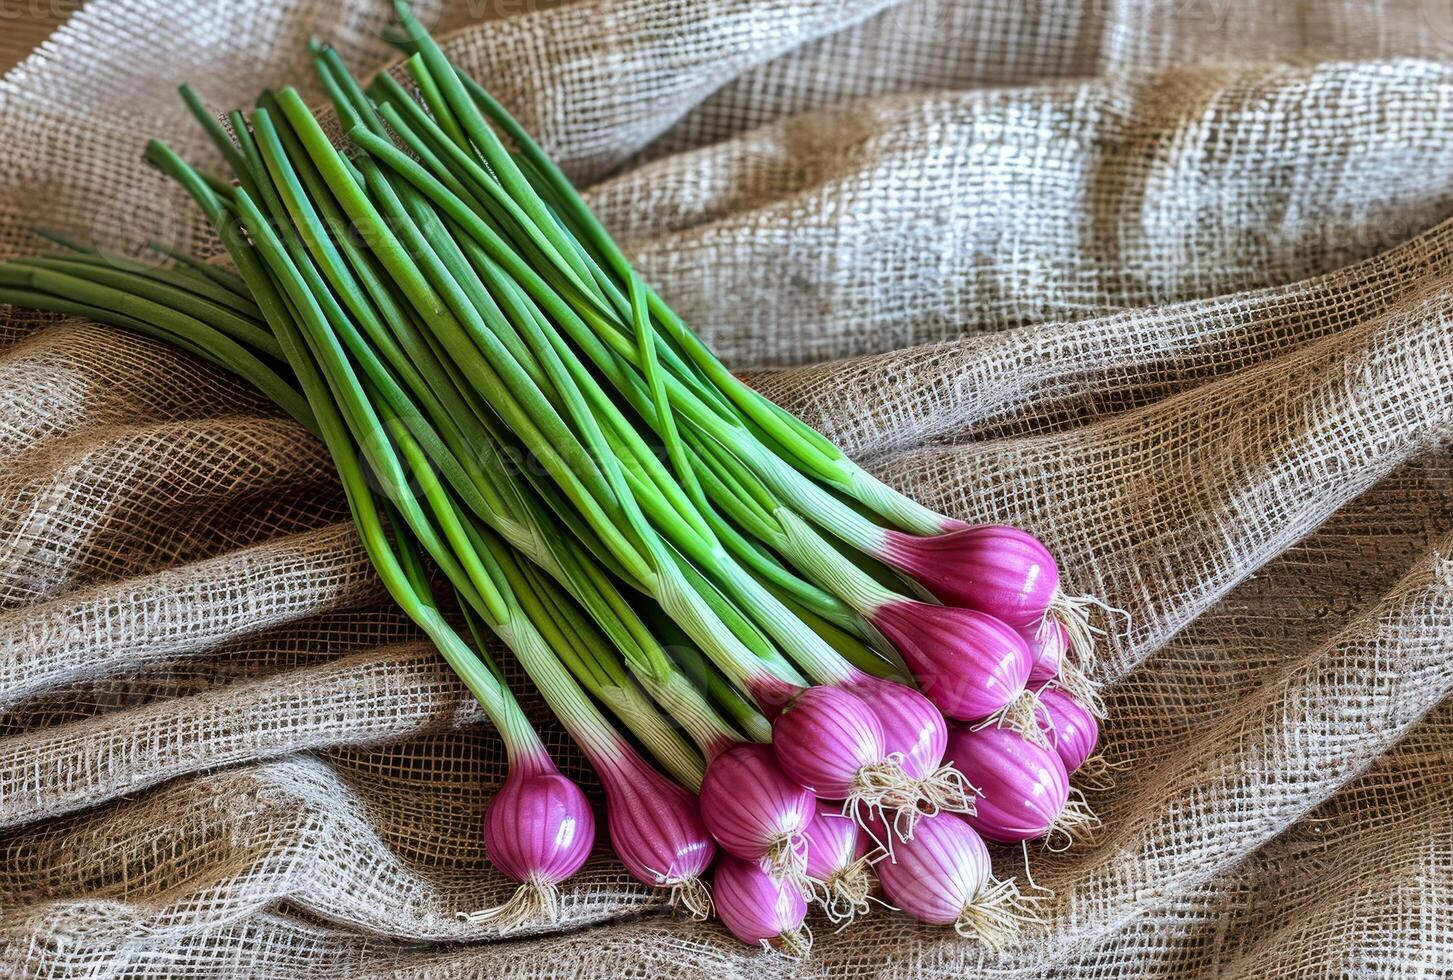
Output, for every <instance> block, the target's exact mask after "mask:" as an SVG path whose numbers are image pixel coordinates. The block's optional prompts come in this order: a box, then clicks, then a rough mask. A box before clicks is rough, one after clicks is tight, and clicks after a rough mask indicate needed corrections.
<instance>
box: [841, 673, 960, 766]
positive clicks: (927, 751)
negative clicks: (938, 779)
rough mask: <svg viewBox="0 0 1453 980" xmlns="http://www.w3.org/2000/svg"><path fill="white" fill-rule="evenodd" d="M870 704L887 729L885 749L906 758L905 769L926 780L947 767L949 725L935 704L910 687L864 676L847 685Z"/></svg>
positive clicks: (879, 721) (846, 685) (884, 734)
mask: <svg viewBox="0 0 1453 980" xmlns="http://www.w3.org/2000/svg"><path fill="white" fill-rule="evenodd" d="M844 687H846V688H847V689H848V690H850V691H852V692H853V693H854V694H856V695H857V696H858V697H860V698H862V699H863V700H864V701H866V702H867V703H868V707H869V708H871V709H873V714H874V715H875V716H877V718H878V723H879V724H881V725H882V726H883V747H884V748H886V749H887V750H888V752H889V753H890V754H891V753H894V752H897V753H899V754H901V755H902V757H903V768H904V770H905V771H906V772H907V773H908V775H910V776H912V777H913V778H914V779H923V778H924V777H926V776H929V775H932V774H933V773H934V772H936V771H937V770H938V768H939V766H940V765H942V764H943V753H944V750H945V749H946V748H947V747H948V723H947V722H945V721H944V720H943V712H941V711H939V710H938V708H936V707H934V705H933V702H932V701H930V700H929V699H928V698H926V697H924V696H923V695H922V694H921V693H920V692H918V691H915V690H914V689H913V688H911V687H909V686H908V685H907V684H900V683H898V682H897V681H890V680H885V679H884V678H881V677H873V676H872V675H871V674H862V675H861V676H859V677H856V678H854V679H853V680H852V681H851V682H849V683H847V684H845V685H844Z"/></svg>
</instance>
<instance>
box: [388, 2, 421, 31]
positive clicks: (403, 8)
mask: <svg viewBox="0 0 1453 980" xmlns="http://www.w3.org/2000/svg"><path fill="white" fill-rule="evenodd" d="M394 14H395V16H397V17H398V19H399V22H400V23H402V24H403V25H404V27H405V28H406V29H407V30H408V32H409V34H410V35H412V34H413V33H414V32H415V31H418V30H422V29H423V25H422V24H420V23H419V19H418V18H417V17H415V16H414V11H413V8H411V7H410V6H409V4H408V0H394Z"/></svg>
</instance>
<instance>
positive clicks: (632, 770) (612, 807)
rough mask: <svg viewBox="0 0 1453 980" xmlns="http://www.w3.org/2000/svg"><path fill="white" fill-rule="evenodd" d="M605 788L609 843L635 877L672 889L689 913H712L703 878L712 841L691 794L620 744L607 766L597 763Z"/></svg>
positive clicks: (713, 848) (711, 854)
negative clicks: (617, 752)
mask: <svg viewBox="0 0 1453 980" xmlns="http://www.w3.org/2000/svg"><path fill="white" fill-rule="evenodd" d="M596 772H597V773H598V774H599V775H600V779H601V784H602V785H603V786H604V787H605V805H606V811H605V812H606V826H607V827H608V829H609V831H610V842H611V847H612V848H613V849H614V850H615V853H616V857H618V858H619V859H620V861H621V863H622V864H624V865H625V866H626V870H627V871H629V872H630V873H631V876H632V877H634V878H635V879H636V880H637V881H639V882H642V883H643V884H647V885H653V886H657V887H667V888H670V889H671V892H672V902H673V904H677V903H679V904H680V905H682V906H683V907H685V908H686V909H687V911H689V912H690V913H691V914H692V915H694V916H696V917H698V918H703V919H704V918H706V917H707V916H708V915H710V914H711V896H710V894H709V893H708V892H707V890H706V885H705V884H704V883H703V882H702V876H703V875H705V874H706V869H707V868H708V867H709V866H710V865H711V860H712V858H713V857H715V856H716V845H715V844H714V843H713V842H712V839H711V834H709V833H708V832H707V830H706V825H705V824H704V823H702V820H701V811H700V808H699V805H698V803H697V799H696V796H695V795H693V794H691V793H688V792H687V791H686V790H684V789H682V788H681V787H680V786H678V785H676V784H675V783H674V782H672V781H671V780H669V779H667V778H666V777H665V776H663V775H661V774H660V773H659V772H657V771H656V770H655V769H654V768H653V767H652V766H651V765H650V764H649V763H647V762H646V761H645V760H644V759H642V758H641V757H640V756H639V755H637V754H636V753H635V751H634V750H633V749H629V748H628V747H622V749H621V750H620V751H619V754H618V755H617V757H616V759H615V760H614V762H613V763H612V764H609V765H603V764H601V763H599V762H598V763H597V764H596Z"/></svg>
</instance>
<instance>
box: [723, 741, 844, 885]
mask: <svg viewBox="0 0 1453 980" xmlns="http://www.w3.org/2000/svg"><path fill="white" fill-rule="evenodd" d="M815 803H816V797H815V796H814V795H813V793H812V790H810V789H807V788H805V787H803V786H800V785H798V784H797V783H795V782H793V781H792V780H791V779H788V778H787V777H786V776H785V775H783V773H782V770H781V768H780V767H779V766H778V765H777V759H776V756H775V755H774V754H773V752H772V749H771V748H770V747H768V746H766V745H757V744H756V743H750V742H748V743H743V744H741V745H734V746H732V747H731V748H729V749H727V750H726V751H725V752H723V753H721V755H719V756H717V757H716V758H715V759H713V760H712V762H711V765H709V766H707V768H706V778H705V779H703V780H702V783H701V816H702V819H703V820H704V821H705V823H706V829H707V830H709V831H711V835H712V836H713V837H715V838H716V842H717V843H718V844H720V845H721V849H722V850H724V851H726V852H727V853H728V854H730V855H732V856H733V857H738V858H741V859H743V860H746V861H754V860H757V859H758V858H761V857H763V856H764V855H766V854H767V852H768V851H769V850H770V849H771V848H772V846H773V845H774V844H775V843H777V842H778V841H779V840H782V839H783V838H794V837H798V836H800V835H801V834H802V832H803V830H805V829H806V827H807V825H808V823H809V822H811V820H812V816H813V814H814V812H815V809H814V804H815Z"/></svg>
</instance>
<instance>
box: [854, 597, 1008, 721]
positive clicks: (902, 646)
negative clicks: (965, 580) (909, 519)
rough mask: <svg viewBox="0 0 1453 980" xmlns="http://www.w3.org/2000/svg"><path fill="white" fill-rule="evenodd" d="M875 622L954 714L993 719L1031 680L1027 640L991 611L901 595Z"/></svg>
mask: <svg viewBox="0 0 1453 980" xmlns="http://www.w3.org/2000/svg"><path fill="white" fill-rule="evenodd" d="M872 621H873V625H874V626H876V627H877V628H878V629H879V630H880V631H882V633H883V635H885V636H886V637H888V639H889V640H890V641H892V643H893V645H894V646H895V647H897V648H898V652H899V653H900V654H901V655H902V656H903V660H904V662H905V663H907V665H908V669H909V670H911V671H912V672H913V676H914V677H915V678H916V679H917V680H918V683H919V686H920V687H922V688H923V693H924V694H925V695H927V697H928V699H929V700H930V701H932V702H933V703H934V705H936V706H937V707H938V709H939V711H941V712H943V714H944V715H945V716H946V717H948V718H953V719H957V720H959V721H973V720H977V719H979V718H987V717H988V716H989V715H992V714H993V713H994V712H996V711H999V710H1000V709H1002V708H1004V707H1005V706H1006V705H1008V704H1010V703H1011V702H1012V701H1014V699H1015V698H1017V697H1019V695H1020V693H1021V692H1023V690H1024V688H1025V685H1026V684H1027V683H1028V680H1029V672H1030V669H1031V668H1032V667H1033V662H1032V659H1031V657H1030V654H1029V647H1028V646H1027V645H1026V644H1025V642H1024V638H1023V637H1021V636H1020V635H1019V634H1018V633H1017V632H1015V631H1014V630H1013V629H1011V628H1010V627H1009V626H1008V625H1006V624H1005V623H1003V622H1001V621H1000V620H998V619H996V618H995V617H993V616H990V615H988V614H987V613H982V612H977V611H975V610H972V609H959V608H955V607H952V606H933V605H929V604H928V603H924V602H916V601H914V600H912V599H895V600H893V601H890V602H885V603H883V604H882V605H881V606H879V607H878V609H877V611H876V612H874V614H873V616H872Z"/></svg>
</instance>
